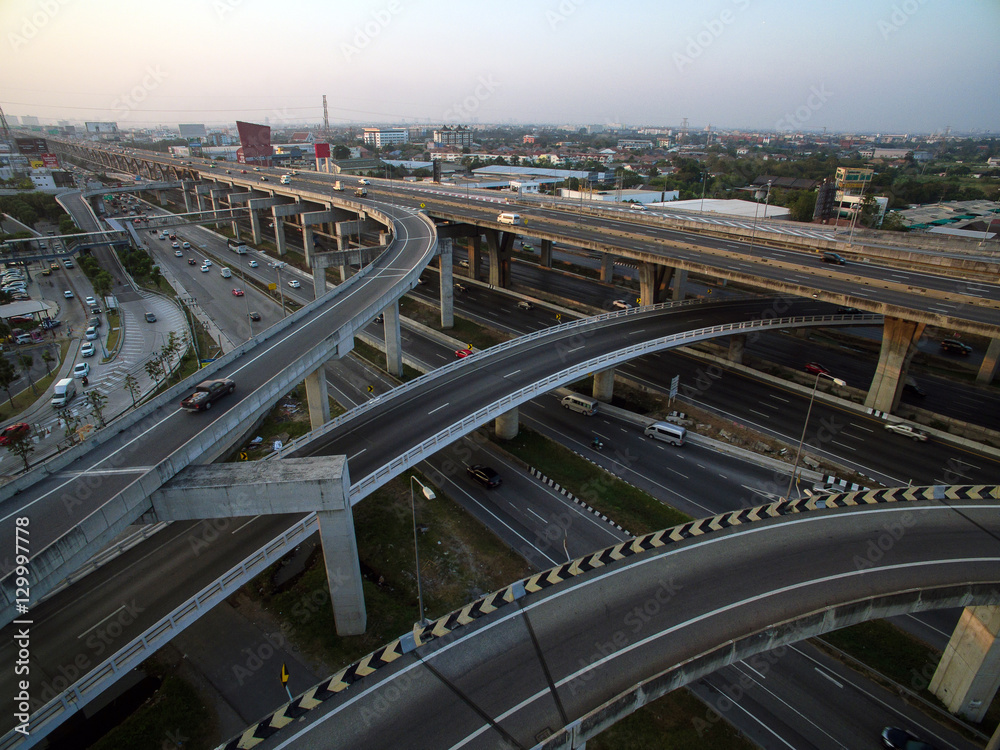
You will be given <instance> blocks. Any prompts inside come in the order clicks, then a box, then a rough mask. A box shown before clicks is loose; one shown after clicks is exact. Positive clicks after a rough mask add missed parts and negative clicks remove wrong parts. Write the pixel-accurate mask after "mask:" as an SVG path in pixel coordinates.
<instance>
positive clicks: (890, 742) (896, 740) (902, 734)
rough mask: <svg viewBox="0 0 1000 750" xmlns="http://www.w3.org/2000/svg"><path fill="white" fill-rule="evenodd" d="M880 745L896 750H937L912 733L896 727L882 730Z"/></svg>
mask: <svg viewBox="0 0 1000 750" xmlns="http://www.w3.org/2000/svg"><path fill="white" fill-rule="evenodd" d="M882 744H883V745H885V746H886V747H890V748H897V749H898V750H937V748H935V747H934V745H930V744H928V743H926V742H924V741H923V740H921V739H919V738H918V737H917V736H916V735H915V734H913V733H912V732H908V731H907V730H905V729H897V728H896V727H886V728H885V729H883V730H882Z"/></svg>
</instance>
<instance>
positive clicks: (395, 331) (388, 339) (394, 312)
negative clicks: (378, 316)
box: [382, 300, 403, 378]
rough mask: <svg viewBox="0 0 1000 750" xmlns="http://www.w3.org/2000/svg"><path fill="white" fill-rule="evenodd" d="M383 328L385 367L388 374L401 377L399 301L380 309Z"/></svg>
mask: <svg viewBox="0 0 1000 750" xmlns="http://www.w3.org/2000/svg"><path fill="white" fill-rule="evenodd" d="M382 320H383V321H384V323H383V324H382V326H383V328H384V330H385V369H386V372H388V373H389V374H390V375H395V376H396V377H397V378H401V377H403V339H402V336H400V333H399V301H398V300H397V301H396V302H393V303H392V304H391V305H389V306H388V307H387V308H385V309H384V310H383V311H382Z"/></svg>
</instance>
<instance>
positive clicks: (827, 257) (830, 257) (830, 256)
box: [823, 253, 847, 266]
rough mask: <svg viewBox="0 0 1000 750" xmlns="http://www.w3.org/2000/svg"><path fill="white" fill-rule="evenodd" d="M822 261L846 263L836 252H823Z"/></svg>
mask: <svg viewBox="0 0 1000 750" xmlns="http://www.w3.org/2000/svg"><path fill="white" fill-rule="evenodd" d="M823 262H824V263H836V264H837V265H838V266H844V265H847V261H846V260H845V259H844V257H843V256H841V255H837V253H823Z"/></svg>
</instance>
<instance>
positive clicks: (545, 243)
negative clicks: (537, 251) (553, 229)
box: [542, 240, 552, 268]
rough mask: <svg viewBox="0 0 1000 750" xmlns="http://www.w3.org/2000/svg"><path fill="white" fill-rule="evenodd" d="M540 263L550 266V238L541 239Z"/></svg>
mask: <svg viewBox="0 0 1000 750" xmlns="http://www.w3.org/2000/svg"><path fill="white" fill-rule="evenodd" d="M542 265H543V266H545V267H546V268H552V240H542Z"/></svg>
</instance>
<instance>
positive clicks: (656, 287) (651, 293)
mask: <svg viewBox="0 0 1000 750" xmlns="http://www.w3.org/2000/svg"><path fill="white" fill-rule="evenodd" d="M673 272H674V269H673V267H671V266H661V265H660V264H659V263H640V264H639V300H640V304H642V305H655V304H656V303H657V302H663V301H665V300H666V297H667V289H669V287H670V280H671V277H672V276H673Z"/></svg>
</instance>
